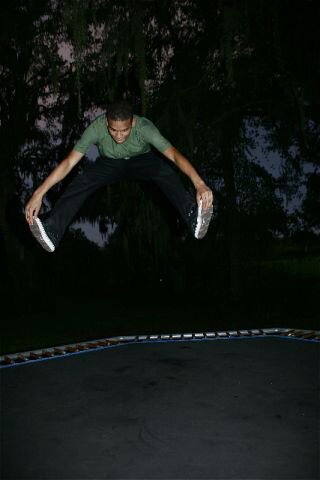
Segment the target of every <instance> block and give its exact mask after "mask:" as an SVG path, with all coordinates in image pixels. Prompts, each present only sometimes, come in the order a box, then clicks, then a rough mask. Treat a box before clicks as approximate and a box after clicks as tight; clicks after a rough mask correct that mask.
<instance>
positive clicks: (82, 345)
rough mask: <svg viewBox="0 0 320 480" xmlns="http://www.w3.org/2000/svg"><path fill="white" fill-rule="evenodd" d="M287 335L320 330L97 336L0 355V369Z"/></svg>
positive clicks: (316, 336)
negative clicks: (109, 352) (105, 352)
mask: <svg viewBox="0 0 320 480" xmlns="http://www.w3.org/2000/svg"><path fill="white" fill-rule="evenodd" d="M267 336H268V337H270V336H271V337H277V338H291V339H295V340H303V341H309V342H317V343H319V342H320V330H296V329H292V328H262V329H244V330H223V331H219V332H215V331H212V332H201V333H167V334H151V335H131V336H117V337H108V338H101V339H97V340H88V341H84V342H77V343H71V344H68V345H60V346H54V347H47V348H41V349H36V350H30V351H26V352H20V353H10V354H5V355H2V356H0V369H1V368H8V367H13V366H18V365H22V364H26V363H31V362H39V361H41V360H48V359H53V358H57V357H61V356H68V355H75V354H78V353H83V352H85V351H88V350H90V351H92V350H101V349H105V348H111V347H115V346H120V345H124V344H128V343H147V342H148V343H150V342H170V341H201V340H228V339H236V338H244V337H267Z"/></svg>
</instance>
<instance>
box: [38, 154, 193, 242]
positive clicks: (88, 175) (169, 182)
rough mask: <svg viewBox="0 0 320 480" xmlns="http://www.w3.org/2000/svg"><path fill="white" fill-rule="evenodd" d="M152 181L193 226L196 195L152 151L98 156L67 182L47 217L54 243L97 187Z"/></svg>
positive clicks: (58, 239)
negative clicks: (122, 182)
mask: <svg viewBox="0 0 320 480" xmlns="http://www.w3.org/2000/svg"><path fill="white" fill-rule="evenodd" d="M132 178H134V179H137V180H147V181H152V182H154V183H155V184H156V185H158V186H159V187H160V189H161V190H162V191H163V192H164V194H165V195H166V196H167V197H168V199H169V200H170V201H171V203H172V204H173V205H174V206H175V207H176V208H177V210H178V211H179V213H180V215H181V217H182V218H183V219H184V221H185V222H186V223H187V224H188V225H189V226H190V228H192V222H193V221H194V218H193V217H194V213H193V212H194V211H195V210H196V209H195V205H196V201H195V196H192V195H190V193H189V192H188V191H187V190H186V189H185V187H184V186H183V184H182V182H181V180H180V178H179V176H178V174H177V173H176V172H175V170H174V169H173V168H172V167H171V166H170V165H169V164H168V163H167V162H166V161H165V160H163V159H161V158H160V157H158V156H156V155H155V154H154V153H152V152H148V153H144V154H142V155H137V156H135V157H132V158H130V159H126V160H125V159H112V158H107V157H104V158H99V159H98V160H97V161H96V162H95V163H94V164H92V165H89V166H88V167H87V168H86V169H85V170H84V171H83V172H82V173H81V174H79V175H78V176H77V177H75V179H74V180H73V181H72V182H71V183H70V185H68V187H67V188H66V190H65V192H64V193H63V194H62V195H61V197H60V198H59V200H58V201H57V202H56V204H55V206H54V208H53V209H52V211H51V212H50V215H49V216H48V218H47V219H46V220H45V222H46V224H47V225H48V227H49V230H50V232H52V233H53V235H54V239H55V243H56V244H57V243H59V241H60V239H61V238H62V236H63V234H64V232H65V230H66V228H67V226H68V225H69V224H70V222H71V220H72V219H73V217H74V216H75V215H76V213H77V211H78V210H79V208H80V207H81V205H82V204H83V202H84V201H85V199H86V198H87V197H88V196H89V195H91V194H92V193H93V192H94V191H95V190H97V189H98V188H100V187H103V186H105V185H110V184H112V183H115V182H118V181H120V180H125V179H132Z"/></svg>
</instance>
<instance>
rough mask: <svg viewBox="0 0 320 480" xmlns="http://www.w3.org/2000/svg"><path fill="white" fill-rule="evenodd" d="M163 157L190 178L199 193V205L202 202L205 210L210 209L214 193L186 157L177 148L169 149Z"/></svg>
mask: <svg viewBox="0 0 320 480" xmlns="http://www.w3.org/2000/svg"><path fill="white" fill-rule="evenodd" d="M163 155H164V156H165V157H167V158H168V159H169V160H171V161H172V162H173V163H175V164H176V165H177V167H178V168H179V169H180V170H181V171H182V172H183V173H184V174H185V175H187V176H188V177H189V178H190V180H191V182H192V183H193V185H194V188H195V189H196V192H197V203H198V205H199V202H200V200H202V204H203V207H204V210H207V208H209V206H210V205H211V204H212V200H213V195H212V191H211V189H210V188H209V187H208V186H207V185H206V184H205V182H204V181H203V180H202V178H201V177H200V176H199V175H198V173H197V172H196V170H195V169H194V168H193V166H192V165H191V163H190V162H189V160H187V159H186V157H184V156H183V155H182V153H180V152H179V150H177V149H176V148H175V147H169V148H167V149H166V150H165V151H164V152H163Z"/></svg>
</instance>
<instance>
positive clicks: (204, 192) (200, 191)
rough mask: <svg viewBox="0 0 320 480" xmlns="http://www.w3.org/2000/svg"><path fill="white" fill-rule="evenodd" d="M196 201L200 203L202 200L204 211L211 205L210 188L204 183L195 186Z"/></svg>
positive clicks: (211, 195)
mask: <svg viewBox="0 0 320 480" xmlns="http://www.w3.org/2000/svg"><path fill="white" fill-rule="evenodd" d="M196 190H197V203H198V205H199V204H200V201H201V200H202V207H203V210H204V211H206V210H208V208H209V207H210V205H212V201H213V194H212V190H211V189H210V188H209V187H208V186H207V185H206V184H205V183H203V184H201V185H199V186H198V187H197V189H196Z"/></svg>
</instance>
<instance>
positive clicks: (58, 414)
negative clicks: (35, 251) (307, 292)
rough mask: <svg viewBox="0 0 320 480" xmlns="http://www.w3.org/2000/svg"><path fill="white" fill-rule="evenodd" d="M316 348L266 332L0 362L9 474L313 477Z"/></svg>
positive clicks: (61, 350)
mask: <svg viewBox="0 0 320 480" xmlns="http://www.w3.org/2000/svg"><path fill="white" fill-rule="evenodd" d="M319 346H320V332H309V331H306V330H301V331H297V330H291V329H261V330H240V331H225V332H206V333H190V334H163V335H140V336H132V337H113V338H108V339H101V340H96V341H90V342H83V343H78V344H75V345H66V346H60V347H57V348H55V347H53V348H51V349H43V350H37V351H33V352H24V353H22V354H14V355H6V356H4V357H1V359H0V361H1V385H2V415H1V421H2V434H1V435H2V449H1V457H2V458H1V460H2V466H1V478H3V479H33V480H36V479H41V480H44V479H55V480H58V479H63V480H65V479H78V480H80V479H94V480H99V479H166V480H167V479H202V478H203V479H224V480H226V479H237V480H240V479H243V480H248V479H255V480H264V479H268V480H269V479H270V480H275V479H288V480H289V479H290V480H293V479H300V480H307V479H308V480H309V479H310V480H311V479H312V480H316V479H317V478H319V405H320V403H319V383H320V382H319V370H320V362H319V360H320V356H319Z"/></svg>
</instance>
